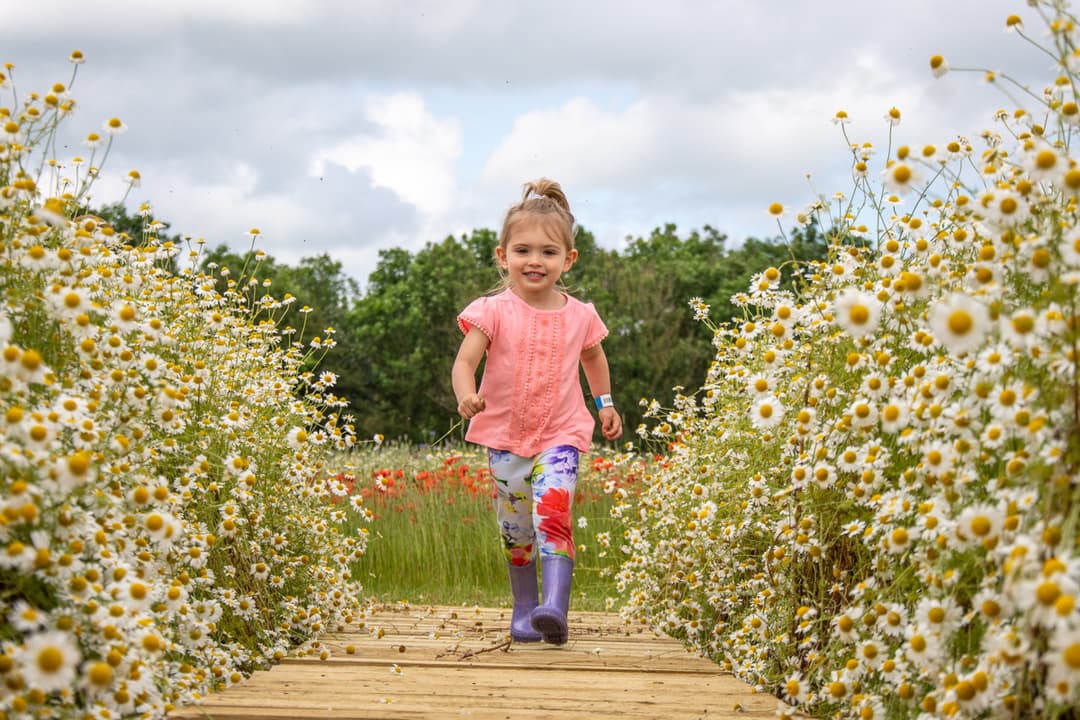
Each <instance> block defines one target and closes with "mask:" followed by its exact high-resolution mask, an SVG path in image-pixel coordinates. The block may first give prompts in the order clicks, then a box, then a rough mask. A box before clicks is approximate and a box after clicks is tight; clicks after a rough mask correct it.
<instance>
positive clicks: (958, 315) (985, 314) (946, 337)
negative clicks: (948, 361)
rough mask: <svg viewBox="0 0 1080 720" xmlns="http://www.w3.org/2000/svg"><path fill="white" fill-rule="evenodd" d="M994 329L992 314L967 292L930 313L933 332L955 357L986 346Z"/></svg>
mask: <svg viewBox="0 0 1080 720" xmlns="http://www.w3.org/2000/svg"><path fill="white" fill-rule="evenodd" d="M989 329H990V311H989V310H988V309H987V307H986V306H985V305H983V304H982V303H980V302H979V301H978V300H975V299H974V298H972V297H970V296H968V295H965V294H964V293H958V292H957V293H952V294H951V295H949V296H948V297H946V298H945V299H944V301H943V302H940V303H938V304H936V305H934V307H933V308H931V310H930V330H931V332H932V333H933V335H934V337H935V338H936V339H937V340H938V342H940V343H941V344H943V345H944V346H945V347H946V348H947V349H948V351H949V352H950V353H952V354H953V355H963V354H964V353H967V352H969V351H970V350H974V349H975V348H977V347H978V346H979V345H981V344H982V342H983V340H984V339H985V338H986V334H987V332H988V331H989Z"/></svg>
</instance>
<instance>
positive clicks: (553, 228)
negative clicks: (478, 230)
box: [499, 177, 577, 252]
mask: <svg viewBox="0 0 1080 720" xmlns="http://www.w3.org/2000/svg"><path fill="white" fill-rule="evenodd" d="M529 221H532V222H538V223H541V224H542V225H543V226H544V229H545V230H546V231H547V232H549V233H553V234H554V235H555V236H556V237H557V238H558V239H559V240H560V241H562V244H563V245H564V246H565V247H566V251H567V252H569V251H571V250H573V249H574V236H575V235H576V234H577V225H575V224H574V215H573V213H571V212H570V202H569V201H568V200H567V199H566V194H565V193H563V191H562V187H560V186H559V183H557V182H555V181H554V180H549V179H548V178H545V177H542V178H538V179H536V180H533V181H532V182H527V183H525V185H524V191H523V192H522V194H521V201H520V202H518V203H516V204H514V205H511V206H510V209H509V210H507V211H506V218H505V219H504V220H503V226H502V232H500V233H499V247H501V248H502V249H503V250H505V249H506V246H507V245H508V244H509V243H510V235H511V233H513V231H514V228H515V227H516V226H518V225H520V224H522V223H525V222H529Z"/></svg>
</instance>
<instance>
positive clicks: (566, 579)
mask: <svg viewBox="0 0 1080 720" xmlns="http://www.w3.org/2000/svg"><path fill="white" fill-rule="evenodd" d="M540 573H541V577H542V583H543V588H544V603H543V604H542V605H540V607H538V608H536V609H535V610H533V612H532V626H533V629H534V630H537V631H538V632H539V633H540V634H541V635H542V636H543V639H544V642H546V643H551V644H553V645H565V644H566V641H567V639H568V637H569V631H568V629H567V624H566V613H567V611H568V610H569V609H570V579H571V578H572V576H573V574H574V561H573V560H571V559H570V558H568V557H563V556H562V555H541V556H540Z"/></svg>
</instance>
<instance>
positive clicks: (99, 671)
mask: <svg viewBox="0 0 1080 720" xmlns="http://www.w3.org/2000/svg"><path fill="white" fill-rule="evenodd" d="M86 679H87V680H89V681H90V684H91V685H97V686H98V687H105V686H106V685H108V684H109V683H111V682H112V679H113V669H112V668H111V667H109V663H106V662H101V661H100V660H98V661H97V662H95V663H94V664H92V665H91V666H90V667H89V668H88V669H87V671H86Z"/></svg>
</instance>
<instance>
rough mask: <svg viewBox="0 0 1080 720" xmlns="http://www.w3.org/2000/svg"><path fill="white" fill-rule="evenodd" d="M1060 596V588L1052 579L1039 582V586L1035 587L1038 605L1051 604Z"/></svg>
mask: <svg viewBox="0 0 1080 720" xmlns="http://www.w3.org/2000/svg"><path fill="white" fill-rule="evenodd" d="M1060 596H1061V588H1059V587H1058V584H1057V583H1056V582H1053V581H1047V582H1042V583H1039V587H1037V588H1036V589H1035V599H1036V600H1038V601H1039V604H1040V605H1045V606H1050V605H1053V604H1054V603H1056V602H1057V599H1058V597H1060Z"/></svg>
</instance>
